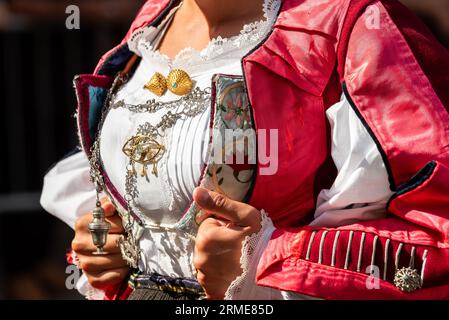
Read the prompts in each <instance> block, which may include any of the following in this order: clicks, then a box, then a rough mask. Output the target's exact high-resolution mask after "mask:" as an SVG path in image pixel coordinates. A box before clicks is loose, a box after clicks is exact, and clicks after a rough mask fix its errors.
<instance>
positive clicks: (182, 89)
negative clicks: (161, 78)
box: [167, 69, 193, 96]
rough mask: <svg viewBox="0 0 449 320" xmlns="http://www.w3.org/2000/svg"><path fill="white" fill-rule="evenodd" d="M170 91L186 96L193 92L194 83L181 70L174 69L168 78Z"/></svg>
mask: <svg viewBox="0 0 449 320" xmlns="http://www.w3.org/2000/svg"><path fill="white" fill-rule="evenodd" d="M167 85H168V90H170V91H171V92H173V93H174V94H176V95H178V96H184V95H186V94H188V93H190V91H192V87H193V83H192V79H190V76H189V75H188V74H187V72H185V71H184V70H181V69H173V70H172V71H170V73H169V74H168V76H167Z"/></svg>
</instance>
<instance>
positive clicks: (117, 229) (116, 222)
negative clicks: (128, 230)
mask: <svg viewBox="0 0 449 320" xmlns="http://www.w3.org/2000/svg"><path fill="white" fill-rule="evenodd" d="M106 221H107V222H109V223H110V224H111V228H110V229H109V234H124V233H125V229H124V228H123V222H122V218H120V217H119V216H118V215H115V216H112V217H110V218H106Z"/></svg>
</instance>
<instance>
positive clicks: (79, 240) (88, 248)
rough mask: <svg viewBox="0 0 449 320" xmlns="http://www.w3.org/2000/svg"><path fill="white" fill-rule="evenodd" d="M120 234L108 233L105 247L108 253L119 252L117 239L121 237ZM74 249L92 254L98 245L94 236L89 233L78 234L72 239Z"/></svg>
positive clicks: (85, 253)
mask: <svg viewBox="0 0 449 320" xmlns="http://www.w3.org/2000/svg"><path fill="white" fill-rule="evenodd" d="M120 237H121V235H119V234H110V235H108V238H107V241H106V244H105V246H104V247H103V249H104V250H105V251H106V252H108V253H110V254H111V253H118V252H120V248H119V247H118V246H117V241H118V239H120ZM72 249H73V251H75V252H76V253H81V254H84V255H92V252H94V251H96V250H97V247H96V246H95V245H94V243H93V241H92V236H91V235H90V234H89V233H85V234H82V235H77V236H76V237H75V239H73V241H72Z"/></svg>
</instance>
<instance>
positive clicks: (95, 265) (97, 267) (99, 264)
mask: <svg viewBox="0 0 449 320" xmlns="http://www.w3.org/2000/svg"><path fill="white" fill-rule="evenodd" d="M77 257H78V260H79V266H80V268H81V269H82V270H83V271H87V272H102V271H105V270H110V269H118V268H124V267H126V266H127V264H126V262H125V261H124V260H123V258H122V255H121V254H119V253H117V254H110V255H105V256H93V255H83V254H77Z"/></svg>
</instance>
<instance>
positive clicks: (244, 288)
mask: <svg viewBox="0 0 449 320" xmlns="http://www.w3.org/2000/svg"><path fill="white" fill-rule="evenodd" d="M260 216H261V221H260V224H261V226H262V227H261V228H260V230H259V232H257V233H254V234H252V235H250V236H247V237H246V238H245V240H244V241H243V245H242V255H241V257H240V265H241V268H242V270H243V272H242V274H241V275H240V276H238V277H237V278H236V279H235V280H234V281H233V282H232V283H231V285H230V286H229V287H228V289H227V290H226V293H225V298H224V299H225V300H240V299H253V298H260V296H259V295H257V293H255V292H254V290H263V291H264V292H265V293H268V294H270V293H271V291H270V290H271V289H269V288H263V287H258V286H257V285H256V284H255V277H256V271H257V264H258V262H259V259H260V257H261V255H262V253H263V251H264V250H265V247H266V244H267V242H268V240H270V238H271V234H272V233H273V231H274V229H275V227H274V225H273V222H272V221H271V219H270V218H269V217H268V215H267V213H266V212H265V210H263V209H262V210H261V211H260ZM267 290H268V291H267ZM253 295H254V297H253ZM265 298H266V299H268V298H269V297H265Z"/></svg>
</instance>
